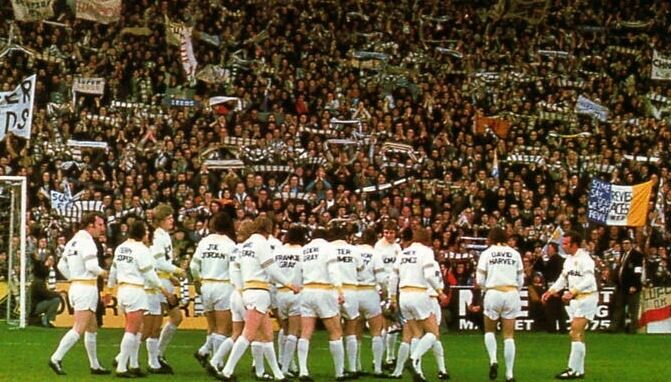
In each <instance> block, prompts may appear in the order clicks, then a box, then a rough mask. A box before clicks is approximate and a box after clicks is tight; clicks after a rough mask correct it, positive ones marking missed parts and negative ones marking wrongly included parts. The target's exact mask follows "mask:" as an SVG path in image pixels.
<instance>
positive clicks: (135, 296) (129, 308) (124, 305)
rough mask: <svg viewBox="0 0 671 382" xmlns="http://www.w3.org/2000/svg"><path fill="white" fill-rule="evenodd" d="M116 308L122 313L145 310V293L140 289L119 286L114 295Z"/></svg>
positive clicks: (146, 303) (130, 286) (146, 304)
mask: <svg viewBox="0 0 671 382" xmlns="http://www.w3.org/2000/svg"><path fill="white" fill-rule="evenodd" d="M116 299H117V306H118V307H119V310H120V311H121V312H124V313H131V312H137V311H138V310H147V307H148V302H147V293H146V292H145V291H144V289H143V288H142V287H137V286H132V285H120V286H119V289H118V291H117V294H116Z"/></svg>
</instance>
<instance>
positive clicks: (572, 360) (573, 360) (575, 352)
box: [568, 341, 580, 372]
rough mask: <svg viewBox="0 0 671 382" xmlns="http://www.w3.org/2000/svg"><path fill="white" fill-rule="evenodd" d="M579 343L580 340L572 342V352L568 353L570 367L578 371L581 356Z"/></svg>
mask: <svg viewBox="0 0 671 382" xmlns="http://www.w3.org/2000/svg"><path fill="white" fill-rule="evenodd" d="M579 344H580V342H577V341H573V342H571V353H569V355H568V368H569V369H571V370H573V371H576V372H577V371H578V367H579V365H578V362H579V360H578V357H579V356H580V355H579V352H580V350H579V347H580V345H579Z"/></svg>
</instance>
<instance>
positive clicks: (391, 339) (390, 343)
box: [384, 333, 400, 362]
mask: <svg viewBox="0 0 671 382" xmlns="http://www.w3.org/2000/svg"><path fill="white" fill-rule="evenodd" d="M397 338H398V333H387V338H385V341H384V348H385V351H386V352H387V362H391V361H393V360H394V358H396V339H397ZM399 351H400V348H399Z"/></svg>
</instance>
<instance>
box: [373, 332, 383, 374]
mask: <svg viewBox="0 0 671 382" xmlns="http://www.w3.org/2000/svg"><path fill="white" fill-rule="evenodd" d="M372 347H373V369H374V371H375V374H380V373H382V352H383V351H384V343H383V342H382V337H380V336H377V337H373V340H372Z"/></svg>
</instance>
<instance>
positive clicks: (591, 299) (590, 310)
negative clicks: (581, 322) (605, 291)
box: [566, 293, 599, 321]
mask: <svg viewBox="0 0 671 382" xmlns="http://www.w3.org/2000/svg"><path fill="white" fill-rule="evenodd" d="M598 303H599V294H598V293H592V294H591V295H589V296H585V297H582V298H579V299H576V298H574V299H573V300H571V302H569V304H568V306H567V307H566V312H567V313H568V317H569V318H570V319H571V320H573V318H574V317H584V318H586V319H588V320H589V321H592V320H593V319H594V316H595V315H596V308H597V305H598Z"/></svg>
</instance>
